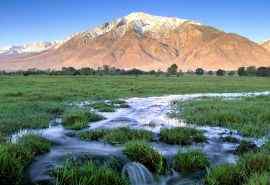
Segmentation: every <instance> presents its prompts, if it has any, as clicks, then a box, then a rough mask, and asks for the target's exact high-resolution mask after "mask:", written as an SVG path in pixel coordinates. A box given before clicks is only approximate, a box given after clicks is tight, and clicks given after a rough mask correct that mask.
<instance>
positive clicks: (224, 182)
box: [205, 164, 245, 185]
mask: <svg viewBox="0 0 270 185" xmlns="http://www.w3.org/2000/svg"><path fill="white" fill-rule="evenodd" d="M244 179H245V175H244V174H243V173H242V170H241V168H239V167H238V166H236V165H231V164H224V165H220V166H217V167H215V168H213V169H211V170H210V171H209V172H208V174H207V176H206V178H205V184H206V185H242V184H243V181H244Z"/></svg>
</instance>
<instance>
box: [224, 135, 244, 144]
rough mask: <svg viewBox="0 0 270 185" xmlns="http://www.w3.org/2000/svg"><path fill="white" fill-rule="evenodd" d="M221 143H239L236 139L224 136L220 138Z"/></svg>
mask: <svg viewBox="0 0 270 185" xmlns="http://www.w3.org/2000/svg"><path fill="white" fill-rule="evenodd" d="M222 141H224V142H228V143H239V142H240V141H239V139H237V138H236V137H233V136H225V137H222Z"/></svg>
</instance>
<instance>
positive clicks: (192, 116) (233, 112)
mask: <svg viewBox="0 0 270 185" xmlns="http://www.w3.org/2000/svg"><path fill="white" fill-rule="evenodd" d="M269 107H270V96H258V97H245V98H240V99H235V100H226V99H221V98H204V99H199V100H193V101H190V102H180V103H179V105H178V109H179V110H181V113H180V114H179V115H178V116H179V117H182V118H184V119H186V121H187V122H189V123H192V124H199V125H212V126H221V127H227V128H230V129H234V130H238V131H240V132H241V133H242V134H243V135H246V136H255V137H256V136H259V137H261V136H265V135H267V134H268V133H269V131H270V109H269Z"/></svg>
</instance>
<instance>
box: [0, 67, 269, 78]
mask: <svg viewBox="0 0 270 185" xmlns="http://www.w3.org/2000/svg"><path fill="white" fill-rule="evenodd" d="M184 74H196V75H216V76H225V75H228V76H234V75H236V74H237V75H238V76H262V77H267V76H270V67H258V68H256V67H255V66H249V67H240V68H238V70H237V71H226V70H224V69H218V70H216V71H211V70H205V69H203V68H197V69H196V70H195V71H192V70H189V71H186V72H183V71H182V70H180V69H178V66H177V65H176V64H173V65H171V66H170V67H168V69H167V71H166V72H164V71H161V70H151V71H143V70H140V69H136V68H134V69H129V70H125V69H118V68H115V67H110V66H108V65H104V66H103V67H99V68H97V69H93V68H89V67H84V68H81V69H75V68H73V67H63V68H62V69H61V70H50V69H48V70H39V69H35V68H33V69H28V70H25V71H23V70H21V71H13V72H6V71H0V75H24V76H28V75H136V76H137V75H156V76H160V75H167V76H178V77H179V76H183V75H184Z"/></svg>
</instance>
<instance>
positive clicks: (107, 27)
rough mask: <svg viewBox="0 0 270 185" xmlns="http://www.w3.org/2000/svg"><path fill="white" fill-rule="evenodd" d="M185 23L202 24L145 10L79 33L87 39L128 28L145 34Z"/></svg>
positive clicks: (117, 32)
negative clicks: (145, 11) (157, 14)
mask: <svg viewBox="0 0 270 185" xmlns="http://www.w3.org/2000/svg"><path fill="white" fill-rule="evenodd" d="M184 23H190V24H197V25H200V23H198V22H195V21H190V20H187V19H179V18H176V17H162V16H154V15H150V14H147V13H143V12H134V13H131V14H129V15H127V16H125V17H122V18H119V19H117V20H114V21H112V22H107V23H105V24H103V25H102V26H98V27H95V28H93V29H90V30H88V31H86V32H82V33H80V34H79V35H81V36H83V37H84V38H85V39H94V38H96V37H98V36H100V35H103V34H105V33H108V32H110V31H112V30H114V31H115V33H116V34H117V35H119V36H121V35H123V34H124V33H125V32H126V31H127V30H128V28H133V29H134V31H136V32H137V33H139V34H144V33H146V32H151V33H159V32H162V31H164V30H165V31H166V30H173V29H176V28H177V27H179V26H181V25H182V24H184Z"/></svg>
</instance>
